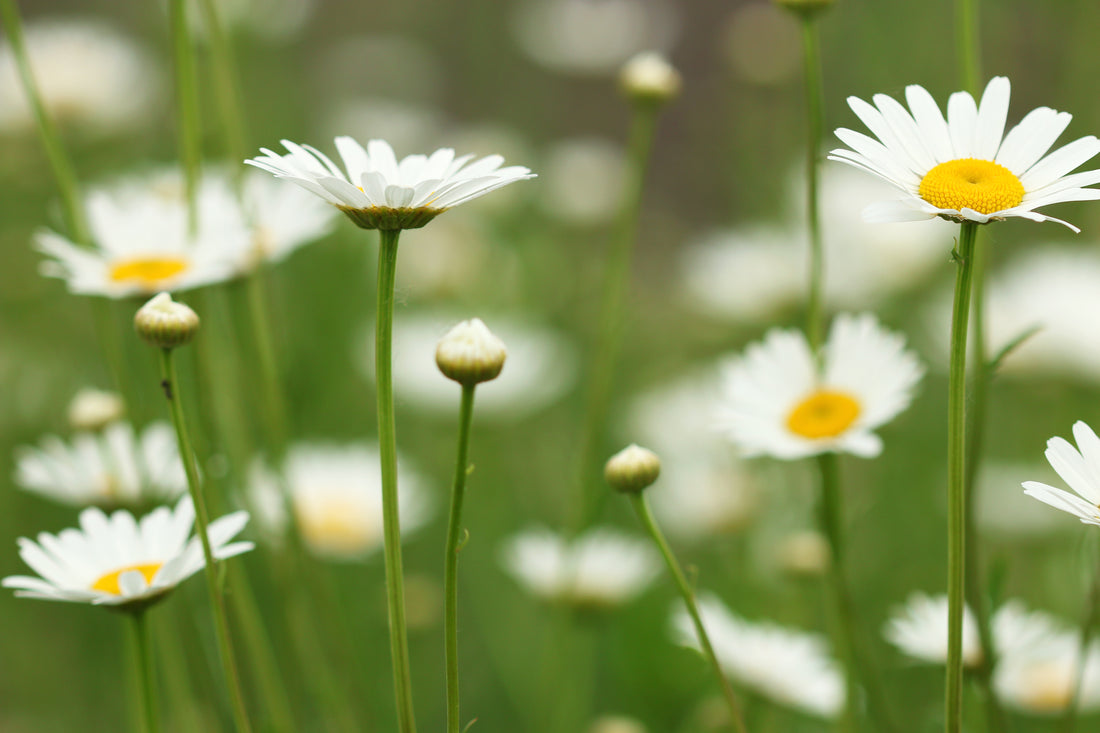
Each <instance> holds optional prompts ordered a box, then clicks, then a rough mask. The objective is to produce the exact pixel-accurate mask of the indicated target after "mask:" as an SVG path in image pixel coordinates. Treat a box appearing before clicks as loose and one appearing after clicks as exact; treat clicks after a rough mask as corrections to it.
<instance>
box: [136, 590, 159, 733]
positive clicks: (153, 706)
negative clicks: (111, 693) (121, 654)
mask: <svg viewBox="0 0 1100 733" xmlns="http://www.w3.org/2000/svg"><path fill="white" fill-rule="evenodd" d="M130 620H131V624H130V628H131V629H132V630H133V637H134V643H133V645H132V646H133V648H134V670H135V671H136V673H137V680H138V684H139V685H140V686H141V695H140V699H141V721H142V731H143V733H160V716H159V715H158V714H157V683H156V669H155V667H154V666H153V645H152V643H151V640H150V638H149V625H148V623H147V622H146V618H145V610H144V609H142V610H140V611H136V612H134V613H132V614H130Z"/></svg>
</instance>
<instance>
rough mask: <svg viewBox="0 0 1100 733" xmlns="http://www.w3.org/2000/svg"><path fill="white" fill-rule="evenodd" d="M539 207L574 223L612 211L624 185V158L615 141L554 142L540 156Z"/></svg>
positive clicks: (593, 221)
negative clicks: (541, 176)
mask: <svg viewBox="0 0 1100 733" xmlns="http://www.w3.org/2000/svg"><path fill="white" fill-rule="evenodd" d="M543 168H544V172H543V181H542V195H541V196H540V199H539V200H540V201H541V202H542V207H543V209H544V210H545V211H546V213H547V214H549V215H550V216H552V217H554V218H556V219H561V220H562V221H565V222H568V223H570V224H575V225H577V226H586V225H592V224H599V223H600V222H604V221H607V220H608V219H610V218H611V217H613V216H614V215H615V213H616V212H617V211H618V210H619V206H620V205H621V203H622V198H623V193H624V188H625V185H626V161H625V159H624V156H623V150H622V148H621V147H620V146H619V145H616V144H615V143H612V142H609V141H607V140H601V139H599V138H575V139H571V140H562V141H561V142H558V143H556V144H555V145H554V146H553V147H551V148H550V150H549V151H548V152H547V154H546V158H545V159H544V160H543Z"/></svg>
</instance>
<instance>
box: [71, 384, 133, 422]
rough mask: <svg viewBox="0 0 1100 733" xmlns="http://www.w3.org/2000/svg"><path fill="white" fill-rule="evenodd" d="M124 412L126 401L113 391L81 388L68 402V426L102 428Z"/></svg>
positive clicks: (119, 417) (118, 418)
mask: <svg viewBox="0 0 1100 733" xmlns="http://www.w3.org/2000/svg"><path fill="white" fill-rule="evenodd" d="M125 414H126V403H125V402H123V401H122V397H121V396H120V395H118V394H117V393H115V392H105V391H103V390H99V389H82V390H80V391H79V392H77V393H76V396H75V397H73V399H72V402H70V403H69V426H70V427H72V428H73V429H74V430H90V431H93V432H94V431H97V430H102V429H103V428H105V427H107V426H108V425H110V424H111V423H113V422H116V421H118V420H121V419H122V416H123V415H125Z"/></svg>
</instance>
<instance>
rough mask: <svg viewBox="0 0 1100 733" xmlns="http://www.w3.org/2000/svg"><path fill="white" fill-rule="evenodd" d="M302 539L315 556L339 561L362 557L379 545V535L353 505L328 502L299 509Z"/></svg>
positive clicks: (342, 502) (341, 502)
mask: <svg viewBox="0 0 1100 733" xmlns="http://www.w3.org/2000/svg"><path fill="white" fill-rule="evenodd" d="M297 514H298V524H299V527H300V528H301V531H302V537H303V539H305V541H306V543H307V544H308V545H310V546H311V547H312V548H313V549H314V550H315V551H316V552H319V553H321V554H327V555H336V556H338V557H347V556H355V555H361V554H362V553H364V552H366V551H367V550H369V549H370V548H371V547H372V546H373V545H375V544H377V542H378V532H377V530H376V529H375V528H374V527H373V526H371V523H370V522H369V521H368V518H367V517H364V516H363V508H362V506H360V505H359V504H357V503H355V502H350V501H338V500H332V499H329V500H327V501H325V502H323V503H320V504H319V505H316V506H308V507H306V506H301V505H299V507H298V512H297Z"/></svg>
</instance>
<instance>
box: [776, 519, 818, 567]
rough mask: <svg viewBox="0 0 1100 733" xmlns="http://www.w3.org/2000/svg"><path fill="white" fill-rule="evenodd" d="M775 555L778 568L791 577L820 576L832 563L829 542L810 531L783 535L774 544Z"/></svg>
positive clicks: (815, 532)
mask: <svg viewBox="0 0 1100 733" xmlns="http://www.w3.org/2000/svg"><path fill="white" fill-rule="evenodd" d="M775 555H776V560H777V563H778V565H779V567H780V568H782V569H783V570H784V571H785V572H787V573H790V574H792V575H807V576H821V575H824V574H825V571H826V570H827V569H828V568H829V563H831V562H832V549H831V548H830V547H829V541H828V540H827V539H825V536H824V535H823V534H821V533H820V532H817V531H815V530H812V529H800V530H795V531H793V532H790V533H788V534H787V535H785V536H784V537H783V538H782V539H780V540H779V541H778V542H777V543H776V546H775Z"/></svg>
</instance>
